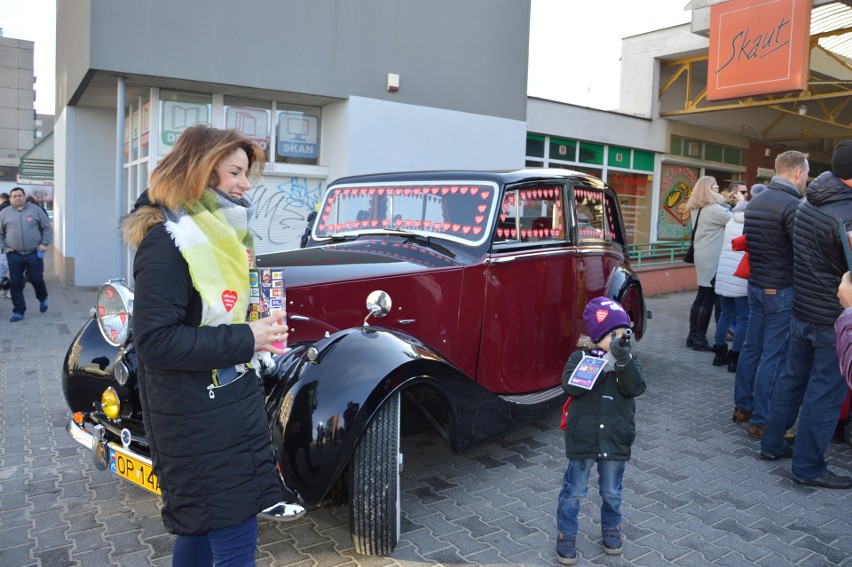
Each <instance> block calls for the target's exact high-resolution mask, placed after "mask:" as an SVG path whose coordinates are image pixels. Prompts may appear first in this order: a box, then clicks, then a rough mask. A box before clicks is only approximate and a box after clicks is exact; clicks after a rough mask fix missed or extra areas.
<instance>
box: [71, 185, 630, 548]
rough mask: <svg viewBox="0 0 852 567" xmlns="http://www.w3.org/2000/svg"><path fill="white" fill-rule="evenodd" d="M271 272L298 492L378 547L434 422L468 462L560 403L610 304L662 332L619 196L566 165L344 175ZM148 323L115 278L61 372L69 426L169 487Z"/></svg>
mask: <svg viewBox="0 0 852 567" xmlns="http://www.w3.org/2000/svg"><path fill="white" fill-rule="evenodd" d="M257 263H258V266H259V267H283V269H284V274H285V280H286V287H285V291H286V307H287V312H288V316H287V323H288V325H289V327H290V343H289V347H290V348H289V351H288V352H287V353H286V354H284V355H282V356H279V357H277V358H276V365H275V367H274V369H273V370H272V371H271V372H268V373H266V374H265V375H264V376H263V379H262V381H263V386H264V388H265V396H266V398H265V399H266V408H267V412H268V417H269V434H270V437H271V440H272V445H273V448H274V451H275V453H276V458H277V460H278V464H279V470H280V472H281V478H282V482H283V483H284V484H285V487H286V488H287V489H289V491H290V492H291V493H292V495H293V497H294V498H298V499H300V500H301V502H303V503H304V504H305V505H306V506H308V507H313V506H319V505H331V504H339V503H347V504H348V506H349V518H350V527H351V531H352V538H353V541H354V543H355V547H356V550H357V551H359V552H361V553H364V554H378V555H386V554H389V553H390V552H391V551H392V550H393V549H394V546H395V545H396V544H397V542H398V539H399V535H400V515H401V511H400V482H399V481H400V472H401V470H402V466H403V459H402V455H401V453H400V444H399V438H400V435H401V434H405V433H407V432H422V431H424V430H426V429H427V428H431V429H434V431H435V432H437V434H438V435H440V436H441V437H442V438H443V439H444V440H445V441H446V442H447V443H448V444H449V445H450V446H451V447H452V449H453V450H455V451H463V450H465V449H468V448H470V447H472V446H474V445H476V444H479V443H482V442H485V441H487V440H489V439H492V438H493V437H495V436H497V435H500V434H502V433H504V432H506V431H508V430H510V429H513V428H517V427H519V426H521V425H523V424H525V423H528V422H530V420H533V419H536V418H538V417H540V416H542V415H544V414H545V413H546V412H549V411H552V410H553V409H554V408H555V407H558V406H559V405H561V404H562V402H563V401H564V395H563V390H562V387H561V381H560V379H561V375H562V368H563V365H564V364H565V361H566V360H567V358H568V356H569V355H570V353H571V352H572V351H573V350H574V349H575V345H576V343H577V339H578V337H579V335H580V333H581V332H582V331H583V321H582V312H583V308H584V306H585V305H586V303H587V302H588V301H589V300H590V299H592V298H594V297H597V296H601V295H606V296H609V297H612V298H615V299H617V300H619V301H620V302H621V303H622V304H623V305H624V307H625V309H626V311H627V312H628V313H629V315H630V318H631V320H632V322H633V333H634V337H635V339H636V340H638V339H641V338H642V335H643V333H644V331H645V325H646V311H645V303H644V299H643V296H642V287H641V285H640V283H639V280H638V278H637V277H636V275H635V273H634V272H633V270H632V269H631V268H630V264H629V261H628V258H627V247H626V239H625V231H624V223H623V220H622V216H621V212H620V210H619V206H618V201H617V199H616V194H615V193H614V192H613V191H612V189H610V188H608V187H607V186H606V185H605V184H604V183H603V182H602V181H600V180H599V179H597V178H595V177H592V176H589V175H586V174H582V173H576V172H572V171H568V170H559V169H550V170H548V169H529V170H520V171H512V172H470V171H445V172H419V173H400V174H380V175H368V176H359V177H349V178H345V179H341V180H338V181H337V182H335V183H332V184H331V185H330V186H329V187H328V190H327V191H326V193H325V195H324V196H323V198H322V201H321V202H320V204H319V209H318V215H317V217H316V220H315V221H314V223H313V225H312V228H311V237H310V241H309V243H308V245H307V246H306V247H305V248H303V249H297V250H289V251H283V252H279V253H274V254H267V255H262V256H259V257H258V259H257ZM132 314H133V294H132V292H131V291H130V289H129V288H128V287H127V285H126V284H125V283H124V282H120V281H111V282H108V283H107V284H105V285H104V286H102V288H101V289H100V291H99V293H98V298H97V304H96V307H95V308H94V309H93V315H92V319H91V320H90V321H89V322H88V323H87V324H86V325H85V326H84V327H83V329H82V330H81V331H80V332H79V333H78V334H77V336H76V338H75V339H74V342H73V343H72V344H71V347H70V348H69V350H68V354H67V357H66V359H65V361H64V365H63V373H62V382H63V388H64V392H65V397H66V399H67V402H68V406H69V408H70V410H71V412H72V413H73V418H72V419H71V421H69V423H68V425H67V430H68V432H69V433H70V435H71V436H72V437H73V438H74V439H75V440H77V441H78V442H80V443H81V444H82V445H84V446H86V447H88V448H90V449H92V451H93V455H94V460H95V463H96V464H97V465H98V466H99V467H100V468H102V469H109V470H110V471H112V472H113V473H115V474H117V475H119V476H121V477H123V478H125V479H127V480H129V481H131V482H134V483H136V484H138V485H140V486H142V487H143V488H146V489H148V490H152V491H155V492H156V491H158V480H157V477H156V475H155V474H154V471H152V464H151V460H150V458H149V451H148V447H147V444H146V440H145V430H144V428H143V424H142V420H141V412H140V407H139V398H138V393H137V386H136V377H135V368H136V352H135V349H134V345H133V336H132V332H131V328H132V327H131V318H132ZM555 419H558V418H555Z"/></svg>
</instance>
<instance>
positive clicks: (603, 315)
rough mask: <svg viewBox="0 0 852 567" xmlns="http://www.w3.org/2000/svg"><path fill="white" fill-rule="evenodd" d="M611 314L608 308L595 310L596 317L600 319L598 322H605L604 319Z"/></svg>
mask: <svg viewBox="0 0 852 567" xmlns="http://www.w3.org/2000/svg"><path fill="white" fill-rule="evenodd" d="M607 316H609V311H607V310H606V309H598V310H597V311H595V319H597V320H598V323H603V320H604V319H606V318H607Z"/></svg>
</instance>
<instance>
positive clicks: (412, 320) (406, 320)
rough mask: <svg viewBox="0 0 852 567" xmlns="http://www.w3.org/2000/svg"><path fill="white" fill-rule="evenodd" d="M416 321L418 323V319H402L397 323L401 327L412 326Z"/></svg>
mask: <svg viewBox="0 0 852 567" xmlns="http://www.w3.org/2000/svg"><path fill="white" fill-rule="evenodd" d="M415 321H417V319H400V320H399V321H397V323H399V324H400V325H410V324H412V323H414V322H415Z"/></svg>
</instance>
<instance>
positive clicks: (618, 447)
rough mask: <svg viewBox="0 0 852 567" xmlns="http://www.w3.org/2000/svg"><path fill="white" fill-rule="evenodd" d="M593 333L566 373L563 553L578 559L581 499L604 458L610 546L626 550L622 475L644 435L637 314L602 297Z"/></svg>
mask: <svg viewBox="0 0 852 567" xmlns="http://www.w3.org/2000/svg"><path fill="white" fill-rule="evenodd" d="M583 320H584V321H585V323H586V327H587V329H588V332H589V334H588V336H585V335H583V336H581V337H580V340H579V341H578V346H580V347H581V348H580V349H579V350H577V351H575V352H574V353H573V354H572V355H571V357H570V358H569V359H568V362H567V363H566V364H565V370H564V372H563V373H562V387H563V388H564V389H565V391H566V392H567V393H568V395H569V396H570V397H571V398H572V401H571V402H570V406H569V407H568V412H567V423H566V427H565V456H566V457H568V469H567V470H566V471H565V477H564V479H563V485H562V491H561V492H560V493H559V501H558V508H557V520H556V523H557V528H558V530H559V538H558V540H557V542H556V554H557V559H558V560H559V562H560V563H564V564H567V565H570V564H573V563H576V561H577V549H576V538H577V531H578V527H579V522H578V515H579V513H580V500H581V498H583V497H585V496H586V494H587V493H588V485H589V473H591V470H592V466H593V465H594V464H595V463H597V467H598V477H599V480H598V486H599V491H600V495H601V498H602V500H603V504H602V505H601V532H602V535H603V546H604V551H605V552H606V553H608V554H610V555H617V554H619V553H621V547H622V544H621V479H622V477H623V476H624V466H625V464H626V462H627V461H628V460H629V459H630V448H631V446H632V445H633V440H634V439H635V438H636V423H635V421H634V415H635V413H636V402H635V401H634V399H633V398H635V397H636V396H638V395H640V394H642V393H643V392H644V391H645V381H644V379H643V378H642V367H641V366H640V365H639V361H638V360H637V359H636V358H635V357H634V356H633V355H632V354H631V352H630V350H631V345H630V340H629V334H628V336H627V337H625V336H624V335H625V331H626V330H627V329H629V328H630V317H629V316H628V315H627V313H626V312H625V311H624V309H623V308H622V307H621V305H620V304H619V303H618V302H617V301H615V300H612V299H609V298H607V297H597V298H595V299H593V300H591V301H590V302H589V304H588V305H587V306H586V309H585V310H584V311H583Z"/></svg>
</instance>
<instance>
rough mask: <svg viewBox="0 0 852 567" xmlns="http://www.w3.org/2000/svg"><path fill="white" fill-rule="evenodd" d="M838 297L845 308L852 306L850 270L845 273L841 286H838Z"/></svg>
mask: <svg viewBox="0 0 852 567" xmlns="http://www.w3.org/2000/svg"><path fill="white" fill-rule="evenodd" d="M837 299H839V300H840V305H842V306H843V308H844V309H846V308H847V307H852V277H850V276H849V272H846V273H845V274H843V279H842V280H840V287H838V288H837Z"/></svg>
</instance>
